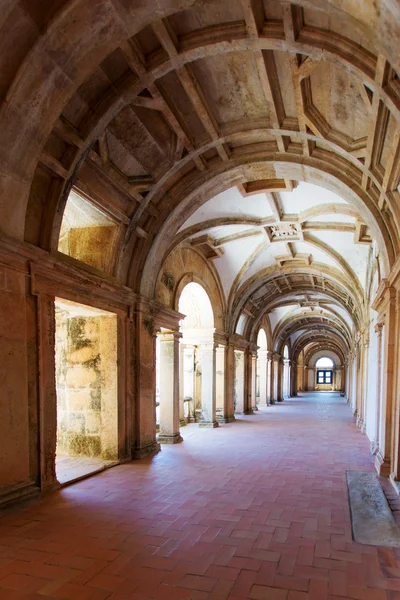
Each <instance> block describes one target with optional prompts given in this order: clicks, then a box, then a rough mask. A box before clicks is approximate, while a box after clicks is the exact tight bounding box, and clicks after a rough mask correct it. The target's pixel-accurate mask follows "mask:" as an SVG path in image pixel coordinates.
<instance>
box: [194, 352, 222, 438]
mask: <svg viewBox="0 0 400 600" xmlns="http://www.w3.org/2000/svg"><path fill="white" fill-rule="evenodd" d="M200 349H201V368H202V372H201V379H202V380H201V421H200V423H199V426H200V427H218V422H217V410H216V409H217V406H216V396H215V344H214V342H205V343H202V344H201V346H200Z"/></svg>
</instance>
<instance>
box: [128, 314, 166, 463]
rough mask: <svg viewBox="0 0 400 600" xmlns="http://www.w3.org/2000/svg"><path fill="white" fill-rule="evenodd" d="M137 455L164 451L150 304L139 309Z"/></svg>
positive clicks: (135, 454) (136, 414) (137, 330)
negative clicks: (159, 427) (158, 421)
mask: <svg viewBox="0 0 400 600" xmlns="http://www.w3.org/2000/svg"><path fill="white" fill-rule="evenodd" d="M135 347H136V356H135V358H136V377H135V435H134V439H135V442H134V444H135V446H134V451H133V455H134V457H135V458H144V457H145V456H149V455H151V454H155V453H156V452H159V451H160V444H159V443H158V442H157V440H156V404H155V396H156V365H155V362H156V334H155V331H154V322H153V319H152V317H151V315H149V314H148V312H147V311H146V307H142V306H140V307H139V308H138V309H137V310H136V330H135Z"/></svg>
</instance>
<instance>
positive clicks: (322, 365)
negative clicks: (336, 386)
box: [315, 356, 335, 390]
mask: <svg viewBox="0 0 400 600" xmlns="http://www.w3.org/2000/svg"><path fill="white" fill-rule="evenodd" d="M334 366H335V365H334V362H333V360H332V359H331V358H328V357H327V356H323V357H321V358H320V359H318V360H317V362H316V363H315V367H316V377H317V382H316V383H317V389H321V390H332V389H333V367H334Z"/></svg>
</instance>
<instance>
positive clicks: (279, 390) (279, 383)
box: [277, 354, 283, 402]
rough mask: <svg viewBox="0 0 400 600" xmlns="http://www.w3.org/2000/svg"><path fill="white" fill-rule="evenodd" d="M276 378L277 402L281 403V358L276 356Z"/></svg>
mask: <svg viewBox="0 0 400 600" xmlns="http://www.w3.org/2000/svg"><path fill="white" fill-rule="evenodd" d="M277 377H278V389H277V395H278V397H277V400H278V402H283V358H282V357H281V356H280V354H278V359H277Z"/></svg>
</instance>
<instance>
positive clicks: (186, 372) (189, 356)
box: [183, 344, 196, 423]
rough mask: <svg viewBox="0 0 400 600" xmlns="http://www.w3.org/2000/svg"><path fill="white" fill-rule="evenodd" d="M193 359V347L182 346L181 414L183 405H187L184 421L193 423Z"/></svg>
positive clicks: (194, 400)
mask: <svg viewBox="0 0 400 600" xmlns="http://www.w3.org/2000/svg"><path fill="white" fill-rule="evenodd" d="M194 359H195V347H194V346H193V345H189V344H185V345H184V348H183V404H184V413H183V414H184V415H185V406H187V415H186V416H185V422H186V419H187V420H188V422H189V423H194V421H195V417H196V412H195V411H196V399H195V370H194ZM189 398H190V400H189V401H188V399H189Z"/></svg>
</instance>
